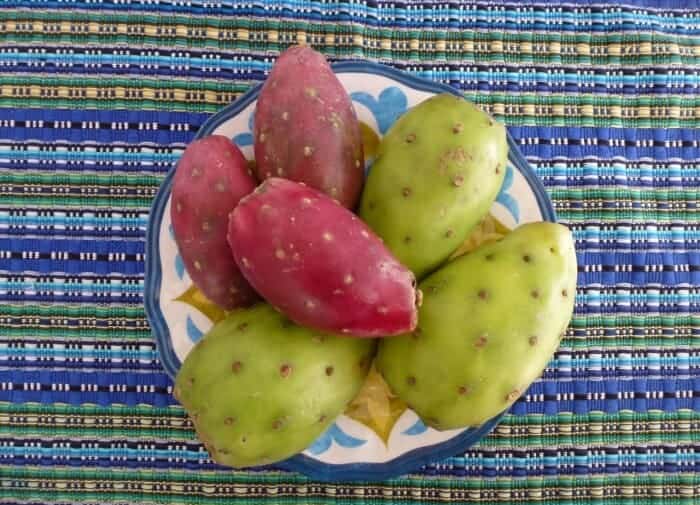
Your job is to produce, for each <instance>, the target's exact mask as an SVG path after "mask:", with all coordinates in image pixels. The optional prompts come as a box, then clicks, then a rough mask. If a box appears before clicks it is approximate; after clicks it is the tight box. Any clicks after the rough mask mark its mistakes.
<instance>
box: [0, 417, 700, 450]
mask: <svg viewBox="0 0 700 505" xmlns="http://www.w3.org/2000/svg"><path fill="white" fill-rule="evenodd" d="M1 407H2V406H0V413H2V408H1ZM22 414H23V415H33V413H32V412H24V413H22ZM41 414H42V415H43V416H45V417H47V418H48V420H49V421H50V420H55V415H54V414H51V413H50V412H48V411H47V410H46V409H44V410H43V411H42V412H41ZM659 414H660V413H658V412H651V413H647V414H633V413H631V412H621V413H619V414H602V413H591V414H588V415H573V414H559V415H557V416H544V415H529V416H513V415H508V416H506V417H505V418H503V420H502V421H501V423H500V425H499V426H498V427H497V428H496V429H495V430H494V431H493V432H492V433H491V434H490V435H489V436H488V437H486V438H484V439H482V440H481V441H480V442H479V443H478V445H477V446H475V448H474V449H473V450H478V447H484V448H502V447H518V448H524V449H527V448H533V449H534V448H537V447H551V446H553V445H556V446H558V447H561V448H565V447H570V446H601V445H605V444H609V443H610V442H611V441H612V440H614V441H615V444H616V445H621V446H622V445H635V444H645V443H649V444H688V443H696V442H698V441H700V432H699V431H698V430H697V423H698V422H700V413H698V412H692V411H680V412H668V413H664V414H665V415H659ZM173 420H177V421H180V420H181V418H175V419H173ZM33 422H36V421H33ZM692 423H695V425H696V428H692V429H691V428H690V426H691V424H692ZM652 424H655V425H656V426H655V427H653V428H652V426H651V425H652ZM572 425H576V427H577V429H576V432H572V431H571V426H572ZM622 425H625V426H626V427H627V428H626V429H622V428H621V426H622ZM681 426H684V427H685V429H680V427H681ZM545 431H546V432H547V433H544V432H545ZM2 435H6V436H10V437H11V438H16V437H40V438H45V439H47V440H50V439H58V438H71V439H80V438H85V439H89V438H101V439H112V438H114V439H119V438H127V439H144V440H147V439H159V440H169V441H172V442H174V443H177V442H191V441H195V440H196V436H195V434H194V431H193V430H192V429H191V428H189V427H187V426H185V427H183V426H174V425H173V424H169V425H167V426H159V427H158V428H151V427H147V426H141V425H140V426H138V427H122V426H106V425H101V426H99V427H96V426H86V425H75V424H73V425H68V426H66V425H61V424H55V425H50V426H39V425H38V424H35V425H33V424H31V422H30V421H26V420H25V421H23V423H22V424H15V425H14V426H8V425H3V424H0V436H2Z"/></svg>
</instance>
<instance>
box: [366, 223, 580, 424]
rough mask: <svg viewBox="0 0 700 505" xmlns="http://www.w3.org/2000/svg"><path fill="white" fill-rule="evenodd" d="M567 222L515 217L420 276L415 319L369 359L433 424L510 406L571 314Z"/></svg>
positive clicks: (471, 420)
mask: <svg viewBox="0 0 700 505" xmlns="http://www.w3.org/2000/svg"><path fill="white" fill-rule="evenodd" d="M576 268H577V265H576V254H575V251H574V244H573V239H572V236H571V232H570V231H569V230H568V229H567V228H566V227H564V226H562V225H559V224H554V223H533V224H526V225H523V226H521V227H519V228H517V229H516V230H514V231H513V232H511V233H510V234H508V235H506V237H505V238H503V239H502V240H501V241H500V242H494V243H491V244H488V245H485V246H482V247H480V248H478V249H476V250H474V251H472V252H470V253H468V254H466V255H465V256H462V257H460V258H458V259H456V260H454V261H452V262H450V263H448V264H447V265H446V266H445V267H443V268H441V269H440V270H438V271H437V272H435V273H433V274H432V275H430V276H429V277H427V278H426V279H425V280H423V281H422V282H421V286H420V287H421V289H422V291H423V293H424V295H423V305H422V306H421V308H420V310H419V315H418V317H419V319H418V320H419V326H418V328H417V329H416V330H415V331H414V332H413V333H411V334H405V335H401V336H398V337H390V338H386V339H383V340H382V341H381V343H380V345H379V351H378V355H377V360H376V365H377V369H378V370H379V371H380V373H381V374H382V375H383V376H384V378H385V379H386V381H387V383H388V384H389V386H390V387H391V388H392V390H393V391H394V392H395V393H396V394H397V395H398V396H399V397H400V398H401V399H402V400H403V401H405V402H406V403H407V404H408V405H410V407H411V408H412V409H413V410H414V411H415V412H416V413H417V414H418V416H420V417H421V419H422V420H423V421H424V422H425V423H426V424H427V425H429V426H432V427H434V428H436V429H440V430H445V429H456V428H463V427H468V426H469V427H474V426H479V425H481V424H483V423H484V422H485V421H487V420H488V419H490V418H492V417H494V416H496V415H498V414H499V413H501V412H503V411H504V410H505V409H506V408H508V407H509V406H510V405H511V404H512V403H513V402H514V401H515V400H516V399H518V397H520V395H521V394H522V393H523V392H524V391H525V390H526V389H527V387H528V386H529V385H530V384H531V383H532V382H533V381H534V380H535V379H536V378H537V377H538V376H539V375H540V374H541V373H542V371H543V370H544V368H545V366H546V365H547V363H548V362H549V360H550V359H551V357H552V356H553V354H554V351H555V350H556V348H557V346H558V344H559V341H560V339H561V336H562V335H563V332H564V331H565V330H566V327H567V325H568V324H569V321H570V319H571V315H572V313H573V308H574V294H575V289H576Z"/></svg>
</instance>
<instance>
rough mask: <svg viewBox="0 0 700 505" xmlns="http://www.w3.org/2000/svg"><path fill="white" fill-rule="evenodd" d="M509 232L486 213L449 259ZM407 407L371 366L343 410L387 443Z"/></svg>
mask: <svg viewBox="0 0 700 505" xmlns="http://www.w3.org/2000/svg"><path fill="white" fill-rule="evenodd" d="M508 231H509V229H508V228H507V227H506V226H504V225H503V224H501V223H500V222H499V221H498V220H497V219H496V218H494V217H493V216H492V215H490V214H489V215H487V216H486V217H485V218H484V220H483V221H482V222H481V223H480V224H479V225H478V226H477V227H476V228H475V229H474V231H473V232H472V233H471V234H470V235H469V237H468V238H467V239H466V240H465V241H464V242H463V243H462V245H461V246H460V247H459V248H458V249H457V250H456V251H455V252H454V253H453V254H452V256H451V257H450V259H451V260H452V259H454V258H457V257H459V256H461V255H463V254H466V253H468V252H470V251H473V250H474V249H476V248H477V247H479V246H480V245H482V244H486V243H489V242H494V241H496V240H498V239H499V238H501V237H503V236H505V235H506V233H508ZM389 338H391V337H389ZM406 408H407V407H406V404H405V403H404V402H403V401H402V400H401V399H399V398H398V397H396V396H395V395H394V394H393V393H392V392H391V390H390V389H389V386H388V385H387V384H386V382H384V379H383V378H382V376H381V375H380V374H379V373H378V372H377V371H376V370H375V369H374V365H372V368H371V369H370V372H369V374H368V375H367V379H366V380H365V384H364V385H363V386H362V389H361V390H360V392H359V394H358V395H357V396H356V397H355V399H354V400H353V401H352V402H351V403H350V405H349V406H348V408H347V409H346V411H345V415H347V416H348V417H350V418H351V419H354V420H355V421H357V422H359V423H362V424H364V425H365V426H367V427H368V428H369V429H371V430H372V431H374V432H375V433H376V434H377V435H378V436H379V438H381V439H382V440H383V441H384V443H385V444H386V443H387V442H388V440H389V435H390V434H391V430H392V428H393V427H394V424H395V423H396V421H398V419H399V417H401V414H403V413H404V412H405V411H406Z"/></svg>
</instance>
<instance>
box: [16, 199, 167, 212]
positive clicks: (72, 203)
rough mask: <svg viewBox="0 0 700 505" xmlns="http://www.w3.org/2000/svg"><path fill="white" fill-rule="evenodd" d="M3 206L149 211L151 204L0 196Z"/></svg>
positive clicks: (129, 201) (130, 201) (135, 201)
mask: <svg viewBox="0 0 700 505" xmlns="http://www.w3.org/2000/svg"><path fill="white" fill-rule="evenodd" d="M2 202H3V205H6V206H9V207H12V206H17V207H19V208H22V207H52V208H54V209H56V208H57V207H84V208H88V209H89V208H95V207H100V208H103V207H106V208H111V209H114V210H118V209H140V210H149V209H150V208H151V204H152V203H153V198H152V197H142V198H139V197H129V198H125V197H120V196H118V195H105V196H102V197H98V196H97V195H85V196H58V195H50V196H49V195H47V196H31V195H27V196H24V195H23V196H2Z"/></svg>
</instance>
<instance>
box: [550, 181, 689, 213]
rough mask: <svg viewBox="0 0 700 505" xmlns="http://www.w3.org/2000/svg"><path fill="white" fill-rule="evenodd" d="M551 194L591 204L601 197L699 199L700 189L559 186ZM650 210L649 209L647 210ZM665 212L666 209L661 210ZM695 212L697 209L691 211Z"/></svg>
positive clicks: (636, 200)
mask: <svg viewBox="0 0 700 505" xmlns="http://www.w3.org/2000/svg"><path fill="white" fill-rule="evenodd" d="M549 193H550V195H551V196H552V198H554V199H558V200H569V201H570V200H585V201H588V202H589V206H590V205H591V203H590V202H591V200H594V199H601V200H610V201H614V202H623V201H630V200H631V201H635V202H638V201H647V202H659V201H661V202H669V201H672V202H678V201H690V202H696V201H698V195H700V191H697V190H692V189H688V190H680V189H665V188H654V189H634V188H629V187H616V188H586V189H581V188H575V187H572V188H557V189H550V190H549ZM647 212H648V211H647ZM660 212H665V211H660ZM691 212H695V211H691Z"/></svg>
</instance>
